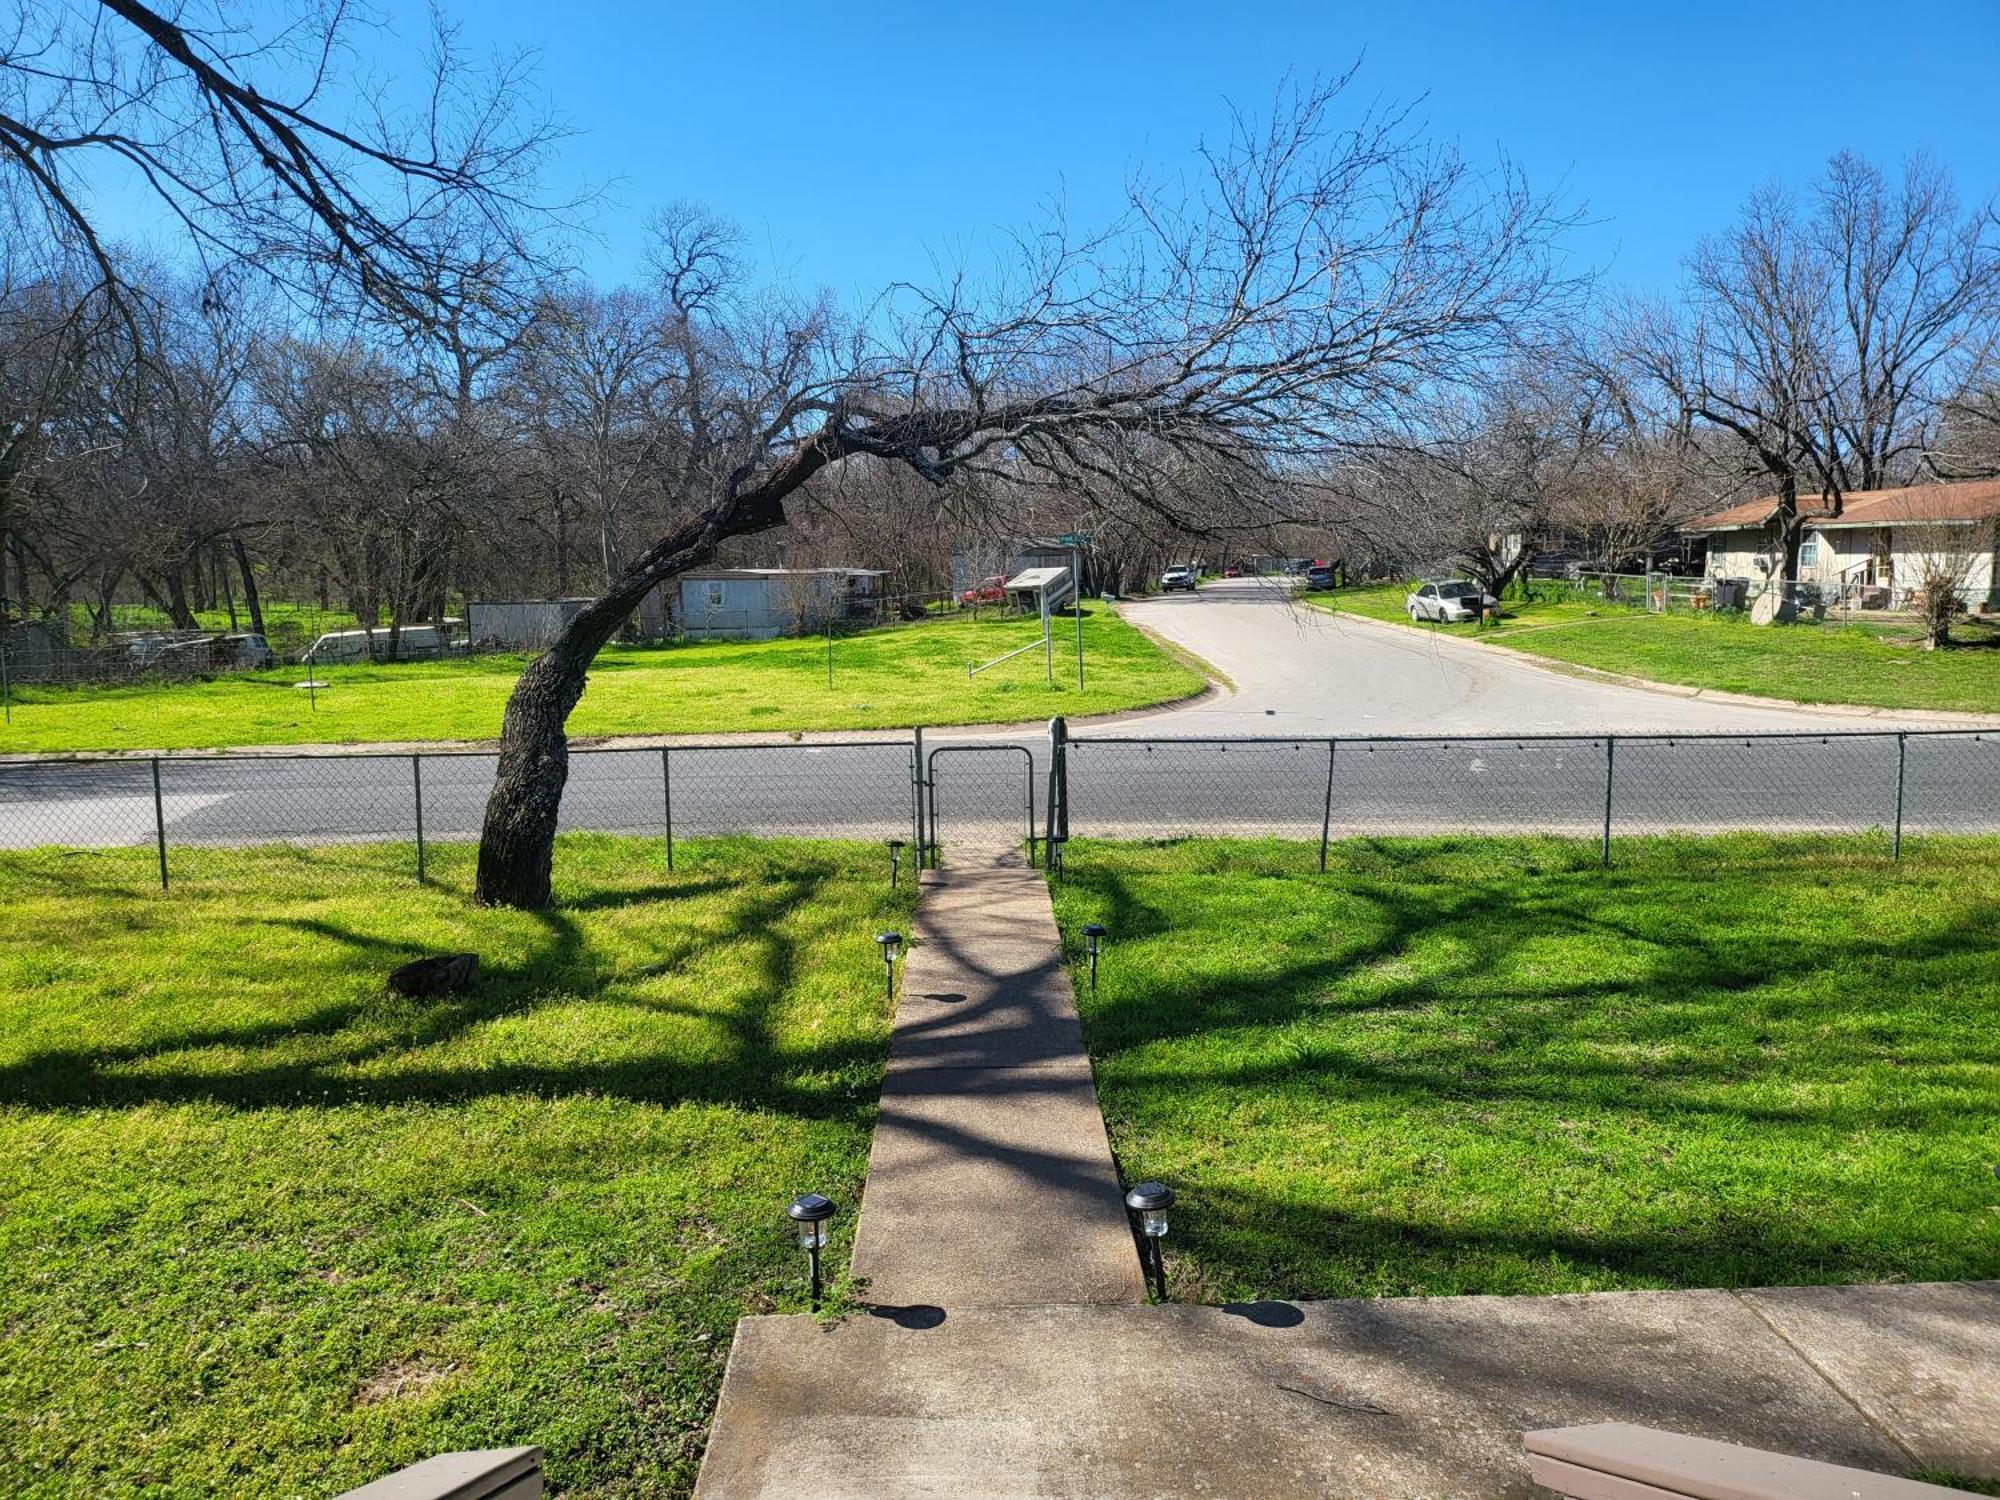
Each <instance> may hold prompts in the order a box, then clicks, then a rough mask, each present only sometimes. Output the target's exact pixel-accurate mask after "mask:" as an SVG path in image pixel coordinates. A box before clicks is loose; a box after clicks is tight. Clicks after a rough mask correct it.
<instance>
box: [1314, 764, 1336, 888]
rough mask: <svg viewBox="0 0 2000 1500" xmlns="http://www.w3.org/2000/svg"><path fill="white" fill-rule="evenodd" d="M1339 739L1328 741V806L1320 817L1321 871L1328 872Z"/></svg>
mask: <svg viewBox="0 0 2000 1500" xmlns="http://www.w3.org/2000/svg"><path fill="white" fill-rule="evenodd" d="M1339 745H1340V741H1339V740H1328V741H1327V742H1326V807H1325V810H1324V811H1322V812H1321V813H1320V817H1319V872H1320V874H1322V875H1324V874H1325V873H1326V844H1327V840H1328V839H1329V838H1330V837H1331V836H1332V834H1333V755H1334V751H1335V750H1336V749H1337V748H1338V747H1339Z"/></svg>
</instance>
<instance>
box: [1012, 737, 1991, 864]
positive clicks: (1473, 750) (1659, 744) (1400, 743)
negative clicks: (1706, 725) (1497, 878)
mask: <svg viewBox="0 0 2000 1500" xmlns="http://www.w3.org/2000/svg"><path fill="white" fill-rule="evenodd" d="M1056 783H1057V787H1058V791H1057V797H1058V800H1059V805H1058V806H1057V807H1056V808H1055V809H1054V811H1053V815H1052V817H1051V819H1050V826H1051V830H1052V832H1053V836H1054V837H1056V838H1058V839H1059V840H1065V841H1066V840H1070V839H1083V838H1093V839H1135V838H1144V839H1171V838H1199V837H1257V838H1277V839H1288V840H1297V841H1302V842H1304V843H1305V844H1306V845H1307V846H1309V847H1310V848H1314V849H1317V850H1318V859H1319V863H1320V865H1321V867H1322V868H1323V867H1324V865H1325V862H1326V850H1327V847H1328V846H1329V845H1330V844H1331V843H1332V841H1334V840H1336V839H1342V838H1356V837H1360V838H1381V837H1391V836H1395V837H1422V836H1436V835H1452V834H1494V835H1549V836H1556V837H1563V838H1578V839H1593V840H1596V841H1597V842H1598V843H1599V844H1600V846H1601V849H1602V853H1603V858H1604V859H1605V861H1606V862H1607V863H1608V862H1609V861H1610V859H1611V857H1612V851H1613V848H1614V844H1615V842H1616V840H1618V839H1620V838H1631V837H1646V836H1651V835H1662V834H1679V835H1705V834H1715V833H1727V832H1738V831H1753V832H1764V833H1774V834H1777V833H1784V834H1815V835H1835V836H1851V837H1856V838H1861V839H1865V840H1868V841H1870V842H1872V843H1875V844H1878V845H1879V846H1880V847H1881V848H1882V849H1883V851H1884V852H1887V853H1890V854H1893V855H1898V856H1899V855H1900V854H1901V852H1902V848H1903V841H1904V838H1905V836H1906V835H1911V834H1918V833H1958V834H1964V833H1992V832H1996V831H2000V732H1993V731H1976V730H1934V731H1933V730H1909V731H1896V730H1862V731H1854V732H1847V733H1827V734H1753V735H1722V734H1710V735H1653V734H1639V735H1594V736H1592V735H1575V736H1571V735H1532V736H1479V737H1454V738H1439V739H1421V738H1408V737H1355V738H1344V737H1343V738H1327V739H1135V738H1127V737H1077V738H1071V739H1069V740H1068V741H1067V743H1066V745H1065V746H1064V747H1063V750H1062V754H1061V768H1060V772H1059V775H1058V776H1057V778H1056Z"/></svg>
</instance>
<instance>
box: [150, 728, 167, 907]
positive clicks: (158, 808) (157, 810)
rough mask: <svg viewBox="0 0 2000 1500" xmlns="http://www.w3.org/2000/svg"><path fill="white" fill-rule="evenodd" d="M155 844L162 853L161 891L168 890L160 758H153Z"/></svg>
mask: <svg viewBox="0 0 2000 1500" xmlns="http://www.w3.org/2000/svg"><path fill="white" fill-rule="evenodd" d="M153 844H154V847H155V848H157V849H158V850H159V851H160V889H161V890H163V891H164V890H165V889H166V888H167V812H166V807H165V805H164V804H163V803H162V801H161V799H160V757H159V756H157V755H156V756H154V757H153Z"/></svg>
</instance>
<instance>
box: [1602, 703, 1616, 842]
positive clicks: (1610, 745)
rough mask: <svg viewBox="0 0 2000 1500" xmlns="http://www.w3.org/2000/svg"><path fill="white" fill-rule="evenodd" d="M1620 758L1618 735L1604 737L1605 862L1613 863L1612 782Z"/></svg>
mask: <svg viewBox="0 0 2000 1500" xmlns="http://www.w3.org/2000/svg"><path fill="white" fill-rule="evenodd" d="M1617 759H1618V736H1617V735H1615V734H1607V735H1606V736H1605V737H1604V853H1603V863H1604V864H1605V865H1606V866H1607V867H1608V866H1609V865H1610V864H1611V782H1612V771H1613V767H1614V766H1615V765H1616V764H1617Z"/></svg>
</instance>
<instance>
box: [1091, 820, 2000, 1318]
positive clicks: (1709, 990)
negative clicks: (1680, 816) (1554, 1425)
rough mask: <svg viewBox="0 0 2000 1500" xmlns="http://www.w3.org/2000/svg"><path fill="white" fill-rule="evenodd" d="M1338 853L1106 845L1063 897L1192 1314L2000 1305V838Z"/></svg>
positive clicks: (1120, 1106)
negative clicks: (1947, 1284)
mask: <svg viewBox="0 0 2000 1500" xmlns="http://www.w3.org/2000/svg"><path fill="white" fill-rule="evenodd" d="M1313 852H1314V851H1302V850H1301V849H1300V848H1299V847H1298V846H1295V845H1284V844H1276V843H1270V844H1258V843H1229V842H1191V843H1184V844H1167V845H1157V846H1133V845H1124V846H1120V845H1113V844H1088V845H1086V844H1083V843H1081V842H1079V843H1078V844H1076V845H1074V846H1072V848H1071V850H1070V857H1069V861H1068V876H1067V880H1066V882H1065V883H1062V884H1060V885H1059V886H1058V887H1057V892H1056V904H1057V916H1058V918H1059V920H1060V921H1061V923H1062V925H1063V929H1064V931H1065V932H1066V933H1075V932H1076V931H1077V930H1078V929H1079V928H1080V927H1081V926H1082V925H1083V924H1084V923H1085V922H1089V921H1099V922H1103V923H1105V924H1106V925H1107V926H1108V927H1109V928H1110V932H1111V936H1110V938H1109V939H1108V943H1107V947H1106V950H1105V954H1104V959H1103V963H1102V967H1101V970H1100V980H1099V989H1098V992H1097V994H1096V995H1095V996H1094V997H1093V996H1091V995H1090V994H1089V992H1088V989H1087V986H1085V985H1082V984H1080V985H1079V992H1080V997H1081V1003H1082V1005H1083V1008H1084V1017H1085V1024H1086V1029H1087V1034H1088V1040H1089V1044H1090V1050H1091V1054H1092V1057H1093V1059H1094V1062H1095V1066H1096V1073H1097V1086H1098V1090H1099V1095H1100V1098H1101V1100H1102V1103H1103V1106H1104V1110H1105V1114H1106V1119H1107V1122H1108V1124H1109V1126H1110V1131H1111V1138H1112V1144H1113V1146H1114V1148H1115V1149H1116V1151H1117V1153H1118V1155H1119V1158H1120V1163H1121V1167H1122V1170H1123V1173H1124V1176H1125V1178H1126V1179H1127V1180H1128V1181H1131V1180H1137V1179H1140V1178H1148V1177H1157V1178H1159V1179H1161V1180H1163V1181H1166V1182H1168V1183H1171V1184H1173V1185H1174V1186H1175V1188H1176V1189H1177V1190H1178V1191H1179V1193H1180V1197H1181V1206H1180V1210H1179V1212H1178V1215H1177V1218H1176V1221H1175V1225H1174V1230H1173V1234H1172V1237H1171V1238H1170V1239H1169V1240H1168V1242H1167V1243H1168V1249H1169V1254H1168V1261H1169V1272H1170V1275H1171V1277H1172V1279H1173V1283H1174V1287H1175V1295H1176V1296H1177V1297H1180V1298H1184V1299H1189V1300H1195V1299H1200V1300H1211V1301H1216V1300H1229V1299H1240V1298H1255V1297H1282V1298H1293V1297H1330V1296H1356V1295H1376V1294H1387V1295H1403V1294H1412V1293H1419V1294H1447V1293H1460V1292H1498V1293H1509V1292H1526V1293H1542V1292H1573V1291H1587V1290H1594V1289H1601V1288H1622V1287H1712V1286H1749V1285H1764V1284H1772V1283H1841V1282H1868V1281H1895V1280H1913V1281H1922V1280H1931V1279H1942V1278H1954V1277H1990V1276H1993V1275H1995V1274H2000V1181H1996V1179H1995V1175H1994V1164H1995V1163H1996V1162H2000V925H1996V924H1995V922H1994V920H1993V913H1994V911H1995V910H1996V907H1997V906H2000V840H1996V839H1984V840H1963V841H1938V842H1935V843H1932V842H1927V843H1926V844H1925V845H1923V846H1922V847H1921V850H1920V852H1919V853H1917V855H1916V856H1915V857H1908V858H1906V859H1905V860H1904V861H1903V863H1902V864H1900V865H1892V864H1890V863H1889V862H1888V861H1887V860H1885V859H1883V858H1880V857H1879V856H1874V855H1870V854H1863V853H1858V852H1856V851H1855V850H1854V849H1853V848H1852V846H1845V847H1843V846H1841V845H1838V844H1835V843H1830V842H1812V841H1791V842H1787V841H1782V840H1774V839H1769V838H1764V837H1759V836H1750V835H1742V836H1730V837H1726V838H1720V839H1714V840H1660V841H1635V842H1634V844H1633V845H1632V846H1631V848H1630V850H1629V852H1628V851H1626V850H1624V849H1621V853H1620V857H1619V863H1618V865H1617V867H1616V868H1614V869H1612V870H1610V871H1605V870H1601V869H1599V868H1597V864H1596V861H1597V851H1596V848H1595V846H1594V845H1589V844H1586V843H1571V842H1566V841H1557V840H1544V841H1536V840H1470V839H1465V840H1431V841H1414V840H1413V841H1405V842H1361V841H1349V842H1345V843H1339V844H1336V845H1335V846H1334V864H1333V866H1332V869H1331V871H1330V873H1329V874H1327V875H1324V876H1321V875H1317V874H1309V873H1298V872H1300V871H1301V870H1305V869H1309V868H1310V862H1311V857H1312V853H1313ZM1071 942H1072V947H1074V944H1075V940H1074V939H1072V940H1071ZM1075 956H1076V955H1075V953H1074V952H1072V954H1071V957H1072V959H1074V958H1075Z"/></svg>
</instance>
